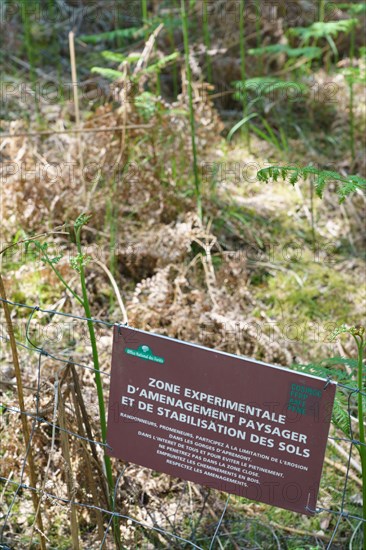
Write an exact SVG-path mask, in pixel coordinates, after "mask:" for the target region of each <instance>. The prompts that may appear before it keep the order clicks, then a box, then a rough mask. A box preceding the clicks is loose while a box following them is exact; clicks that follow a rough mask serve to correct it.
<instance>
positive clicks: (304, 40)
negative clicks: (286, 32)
mask: <svg viewBox="0 0 366 550" xmlns="http://www.w3.org/2000/svg"><path fill="white" fill-rule="evenodd" d="M319 15H320V16H322V17H324V14H323V15H321V14H319ZM357 23H358V20H357V19H342V20H340V21H326V22H324V21H317V22H316V23H313V24H312V25H310V26H309V27H294V28H292V29H290V35H292V36H296V37H298V38H299V39H300V43H301V45H305V46H309V45H312V46H316V45H317V43H318V41H319V40H321V39H324V40H326V42H327V43H328V45H329V47H330V49H331V51H332V53H333V55H334V59H335V60H336V61H337V60H338V49H337V46H336V44H335V41H334V40H335V39H336V38H337V37H338V35H339V34H340V33H344V34H349V33H350V32H351V30H352V28H353V27H354V26H355V25H357Z"/></svg>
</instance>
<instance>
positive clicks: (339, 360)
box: [293, 357, 357, 382]
mask: <svg viewBox="0 0 366 550" xmlns="http://www.w3.org/2000/svg"><path fill="white" fill-rule="evenodd" d="M335 365H347V366H349V367H351V368H352V369H353V368H356V367H357V361H356V360H355V359H349V358H348V357H331V358H329V359H324V360H323V361H320V362H319V363H309V364H307V365H302V364H295V365H293V368H294V369H295V370H296V371H299V372H306V373H308V374H312V375H313V376H319V377H320V378H328V377H329V378H332V379H334V380H336V381H337V382H343V381H346V380H349V375H348V374H347V372H346V371H345V370H340V369H335V368H333V367H334V366H335Z"/></svg>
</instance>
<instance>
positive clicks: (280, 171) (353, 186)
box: [257, 166, 366, 203]
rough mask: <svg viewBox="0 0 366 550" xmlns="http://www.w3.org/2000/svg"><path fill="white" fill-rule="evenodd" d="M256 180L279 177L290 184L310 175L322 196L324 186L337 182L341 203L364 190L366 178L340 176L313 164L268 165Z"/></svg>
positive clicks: (259, 172) (258, 174) (275, 179)
mask: <svg viewBox="0 0 366 550" xmlns="http://www.w3.org/2000/svg"><path fill="white" fill-rule="evenodd" d="M257 177H258V180H259V181H261V182H264V183H268V182H269V181H270V180H274V181H278V179H279V178H281V179H283V180H285V181H286V180H287V181H289V183H291V185H295V183H297V182H298V181H299V180H300V179H303V180H306V179H307V178H309V177H312V178H313V180H314V187H315V191H316V193H317V195H318V196H319V197H320V198H322V196H323V193H324V189H325V186H326V185H327V184H328V183H329V182H330V181H335V182H337V183H339V184H340V185H339V187H338V189H337V195H338V197H339V202H340V203H342V202H344V200H345V199H346V197H348V195H350V194H352V193H355V192H356V191H358V190H366V180H365V179H364V178H361V177H360V176H356V175H352V176H342V175H341V174H338V172H333V171H330V170H319V169H318V168H315V167H314V166H305V167H302V168H301V167H297V166H269V167H268V168H262V170H259V171H258V172H257Z"/></svg>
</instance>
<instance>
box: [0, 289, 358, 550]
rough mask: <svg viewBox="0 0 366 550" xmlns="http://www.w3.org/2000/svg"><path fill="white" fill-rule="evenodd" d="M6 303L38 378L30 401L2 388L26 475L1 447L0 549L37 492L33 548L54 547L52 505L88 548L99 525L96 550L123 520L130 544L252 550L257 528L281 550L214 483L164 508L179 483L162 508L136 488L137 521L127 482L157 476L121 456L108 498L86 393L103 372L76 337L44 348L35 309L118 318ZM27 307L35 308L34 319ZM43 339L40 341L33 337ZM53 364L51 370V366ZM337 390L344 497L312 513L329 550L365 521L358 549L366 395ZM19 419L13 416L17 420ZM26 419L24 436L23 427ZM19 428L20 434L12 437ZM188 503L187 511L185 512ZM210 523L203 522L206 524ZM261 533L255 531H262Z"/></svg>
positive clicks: (186, 487)
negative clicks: (357, 419) (357, 478)
mask: <svg viewBox="0 0 366 550" xmlns="http://www.w3.org/2000/svg"><path fill="white" fill-rule="evenodd" d="M0 301H1V302H2V305H5V307H8V308H9V306H10V307H12V308H13V313H15V312H20V314H19V315H20V318H21V319H22V321H23V324H24V329H25V333H24V335H23V336H24V338H23V341H20V338H19V337H18V335H17V333H19V332H21V331H19V326H17V329H16V330H14V326H15V320H16V319H17V318H18V316H13V317H12V321H11V323H10V324H9V322H7V323H6V324H3V323H2V326H5V327H6V330H3V331H2V333H1V334H0V341H1V347H3V348H5V347H6V346H7V345H8V344H10V345H12V344H13V347H14V345H15V346H16V351H15V350H14V349H13V348H12V353H13V356H12V358H13V360H14V353H16V354H18V352H19V353H21V354H23V355H22V357H21V368H22V370H23V371H24V370H25V369H26V368H28V371H29V366H30V367H31V377H30V378H31V380H32V383H31V385H30V386H25V385H24V381H22V380H20V381H19V380H17V384H18V390H19V383H21V384H23V386H24V388H25V389H26V390H27V391H30V395H28V398H27V399H26V400H25V401H24V403H22V402H21V400H20V399H19V403H14V402H11V400H12V399H13V395H14V393H13V392H11V391H10V392H3V399H4V402H3V403H1V405H0V408H1V412H2V432H3V436H2V440H3V445H4V448H5V447H7V445H8V444H9V441H8V440H7V438H9V437H12V438H15V440H14V441H13V442H12V445H13V455H12V456H13V460H14V461H15V462H16V463H17V464H18V468H15V469H16V475H17V479H13V476H14V468H13V464H11V463H9V456H8V452H2V469H1V475H0V480H1V482H2V485H3V489H2V500H3V504H2V506H3V512H2V516H1V525H0V548H9V547H11V545H12V544H13V543H14V536H13V535H12V534H11V533H10V531H9V524H10V523H11V519H12V517H13V516H14V515H15V516H16V515H19V513H21V509H22V504H24V502H25V501H26V500H27V499H28V500H29V498H28V496H27V495H33V497H36V498H35V500H34V499H33V505H34V506H35V508H36V511H35V512H34V513H33V515H32V514H31V512H30V511H29V510H28V512H29V514H30V515H31V517H32V522H33V525H32V526H31V535H30V538H29V537H28V544H30V545H31V544H32V541H33V540H37V539H38V540H39V541H41V547H42V545H43V547H47V540H48V538H47V529H44V532H43V533H42V532H40V531H41V528H40V525H42V523H40V522H38V523H37V518H38V519H39V518H40V517H41V515H42V511H43V510H44V509H45V508H46V507H47V506H50V507H53V509H54V508H55V507H57V506H58V507H59V509H62V512H63V513H64V514H65V513H66V516H67V518H68V520H69V522H70V529H71V538H72V547H73V548H79V547H85V548H91V546H89V545H88V544H90V543H85V541H84V542H83V540H79V537H81V535H80V532H79V528H78V527H79V525H80V522H82V521H84V523H89V528H90V525H92V526H93V528H94V529H95V530H96V532H97V540H98V542H96V541H95V542H94V543H93V546H92V548H101V549H102V548H114V544H115V542H114V539H113V534H112V531H113V525H114V522H116V521H117V522H118V523H119V526H120V527H123V529H122V539H123V537H125V540H123V543H122V545H123V547H124V548H134V547H139V548H140V547H141V548H142V547H144V548H145V547H146V548H197V549H199V550H207V549H208V550H212V549H214V548H220V549H221V548H249V547H250V546H247V545H246V544H249V543H248V540H246V538H245V537H246V536H249V535H248V533H251V535H250V536H251V537H252V539H251V540H253V537H254V540H255V541H256V544H257V546H256V547H257V548H269V547H270V548H279V549H280V548H282V546H281V541H280V540H279V538H278V535H277V534H276V529H274V528H273V527H271V525H264V524H262V523H261V522H259V521H258V520H257V519H256V518H255V517H248V516H246V515H245V514H244V513H243V515H242V517H240V520H239V521H238V518H237V517H236V518H234V517H233V515H232V514H231V513H228V510H229V507H230V499H233V498H234V497H230V496H227V498H226V500H222V499H221V500H220V501H219V503H220V506H221V508H220V511H219V512H217V511H215V510H213V508H212V506H211V504H210V489H209V488H208V489H204V488H197V487H196V486H194V484H190V483H188V482H185V483H184V484H183V485H182V490H181V491H180V492H178V493H175V494H177V495H178V498H176V500H175V502H174V505H172V504H169V506H167V507H166V506H162V504H163V503H162V502H161V499H163V498H164V497H163V496H161V495H162V494H163V493H164V492H165V494H166V500H167V501H170V500H171V499H170V498H168V496H169V495H168V492H169V490H170V491H171V486H170V489H169V488H167V487H164V488H163V490H162V491H161V494H160V495H158V496H155V497H154V498H155V504H157V506H155V510H151V509H149V507H148V505H147V504H148V500H149V498H150V497H149V496H148V495H147V493H146V491H144V490H139V491H137V493H138V494H135V495H134V497H135V498H136V499H137V501H138V509H139V513H138V514H136V515H137V517H133V516H132V515H131V514H130V513H129V509H128V507H127V506H125V504H124V499H127V500H128V499H130V500H131V495H133V490H131V488H130V489H129V488H128V484H129V483H130V482H129V481H128V479H129V478H131V477H132V478H133V476H137V477H138V476H140V479H142V478H141V475H142V474H143V475H145V476H147V478H149V476H150V475H151V474H152V472H149V473H146V472H147V470H146V469H143V468H138V467H136V466H134V465H130V464H125V463H122V462H121V461H117V460H116V462H115V464H114V471H115V473H116V475H115V483H114V489H113V498H112V499H111V500H110V499H108V495H107V493H108V486H107V484H106V482H105V471H104V469H103V460H102V457H103V454H104V451H105V449H106V448H107V447H108V444H107V442H106V441H103V440H102V438H101V437H100V436H98V435H97V434H98V417H97V414H96V407H95V403H94V404H93V402H92V401H91V402H88V399H87V398H86V395H85V394H86V392H85V391H83V389H84V387H83V385H84V383H85V379H83V375H84V374H86V375H87V376H90V375H91V374H93V373H95V371H96V369H95V368H94V367H93V366H91V365H88V364H84V363H83V362H81V361H78V360H75V357H74V356H75V355H77V353H78V352H77V342H76V341H75V338H74V339H72V338H71V340H70V342H69V346H68V347H67V346H65V348H64V349H62V350H61V351H60V352H55V351H54V350H53V349H51V348H52V346H49V348H48V349H46V347H45V346H44V345H40V344H39V338H37V337H34V336H33V335H32V319H33V321H34V316H35V315H36V313H42V314H44V315H47V316H48V323H46V324H44V323H43V325H42V326H43V329H44V330H45V327H48V326H49V325H50V322H52V320H53V319H54V318H64V319H67V321H68V322H77V323H78V324H83V323H84V324H85V323H87V322H92V323H94V324H96V325H99V326H100V327H103V328H104V329H106V330H108V329H110V328H111V327H114V326H115V325H116V323H113V322H109V321H105V320H100V319H94V318H87V317H84V316H80V315H74V314H72V313H65V312H63V311H59V310H57V309H44V308H41V307H39V306H33V305H27V304H23V303H20V302H15V301H10V300H5V299H2V298H0ZM24 313H26V315H25V316H24ZM10 332H11V334H10ZM69 336H70V335H69ZM34 339H36V340H37V341H36V342H34ZM48 341H49V340H48ZM2 356H3V359H4V357H5V354H4V353H2ZM32 356H33V359H32ZM34 360H36V361H34ZM50 365H51V367H50ZM46 367H50V368H48V370H47V371H46V370H45V369H46ZM98 372H99V373H100V375H101V376H102V377H103V379H104V381H105V383H106V384H107V383H108V382H109V380H110V374H109V372H108V371H105V370H100V371H98ZM22 375H23V373H22ZM2 386H3V387H10V388H13V387H14V386H16V384H14V383H12V382H11V381H9V380H7V379H6V376H5V377H4V376H3V377H2ZM337 391H342V392H343V394H346V395H347V411H346V413H347V415H348V420H349V427H350V437H349V438H347V437H335V436H329V438H330V439H332V440H339V441H342V442H343V443H344V444H347V445H348V449H347V452H346V453H345V456H344V460H345V464H344V466H343V472H344V480H343V481H342V487H341V488H340V491H339V502H337V503H331V504H332V505H331V506H330V507H329V508H327V507H318V508H317V509H316V510H311V512H312V513H314V514H322V513H327V514H330V515H332V516H334V518H335V525H334V528H333V530H332V531H331V532H328V533H326V534H325V535H324V536H322V535H321V534H320V535H319V537H318V539H319V542H320V544H321V545H322V546H321V547H323V548H327V549H328V548H329V549H330V548H332V547H333V545H334V544H337V533H339V529H340V525H341V522H342V520H345V521H350V520H355V521H356V522H357V525H356V527H355V528H353V531H352V536H351V540H350V548H352V544H353V543H354V546H353V548H357V544H358V543H357V542H356V541H360V540H361V538H362V534H361V533H362V526H363V524H364V523H365V519H363V518H362V517H361V515H358V514H357V513H354V506H350V502H349V500H347V496H348V491H347V489H348V484H349V481H350V479H353V478H354V474H353V473H352V472H351V468H352V463H354V462H355V459H354V457H353V450H354V448H357V447H360V446H361V445H363V444H362V443H361V442H360V441H358V440H357V439H356V438H355V437H354V430H353V422H354V418H353V415H352V407H353V406H354V400H355V399H357V398H358V396H359V395H360V394H361V395H362V396H363V397H365V396H366V392H362V391H360V390H359V389H358V388H356V387H352V386H350V385H347V384H341V383H339V384H338V385H337ZM90 393H92V392H90ZM18 397H19V391H18ZM356 406H357V403H356ZM10 417H12V418H13V420H11V421H10V420H9V419H10ZM93 417H94V418H93ZM24 419H25V421H26V423H27V424H28V423H29V422H30V431H29V436H28V437H26V438H25V437H24V438H23V437H22V435H24V433H23V434H22V433H21V432H19V429H18V430H17V428H16V425H17V423H18V424H19V421H23V422H24ZM9 424H11V426H10V425H9ZM21 425H22V426H23V432H24V423H23V424H21ZM11 429H13V430H14V431H15V433H13V434H10V431H11ZM9 434H10V435H9ZM24 443H25V444H24ZM23 449H24V452H23ZM60 455H61V457H60ZM30 457H32V460H30ZM41 457H43V461H42V466H41V467H40V464H38V463H37V466H38V468H36V467H35V462H37V460H38V462H39V461H40V458H41ZM45 457H46V458H47V463H46V464H44V460H45ZM52 465H53V469H52ZM29 468H34V470H36V469H38V473H37V474H35V475H34V477H33V478H31V477H30V476H29V471H28V470H29ZM55 469H56V470H57V476H58V477H57V476H56V482H55V480H54V479H51V478H52V477H53V475H54V470H55ZM141 472H142V474H141ZM51 474H52V475H51ZM127 474H130V476H128V475H127ZM60 476H61V477H60ZM32 479H33V483H32ZM29 480H30V481H29ZM57 480H58V481H57ZM60 480H62V481H60ZM126 480H127V481H126ZM58 485H59V487H58ZM141 486H142V487H143V486H144V482H141V485H140V487H141ZM61 488H62V490H61ZM55 489H56V490H55ZM111 502H112V505H111ZM193 504H194V506H193ZM187 506H190V507H191V511H192V510H193V507H195V508H196V509H195V514H191V515H190V517H189V518H188V519H187V514H188V510H186V509H185V508H186V507H187ZM216 508H217V507H216ZM179 509H180V510H184V512H183V513H180V514H178V513H177V512H178V510H179ZM82 511H86V512H87V516H88V518H87V519H85V517H78V515H79V516H82ZM142 511H143V513H142ZM188 515H189V514H188ZM205 517H206V518H209V519H210V521H207V519H206V520H205V521H204V518H205ZM182 523H183V524H184V528H183V526H182ZM201 524H202V525H204V527H203V528H202V526H201ZM199 526H201V527H199ZM84 527H85V526H84ZM265 530H267V531H268V533H267V534H266V535H265V536H266V542H265V543H264V542H263V545H262V543H261V542H260V538H261V536H263V532H264V531H265ZM142 533H143V534H142ZM253 533H255V534H254V535H253ZM260 533H262V534H260ZM15 538H16V537H15ZM81 539H82V537H81ZM268 540H271V543H270V546H268V544H269V543H268ZM80 545H81V546H80ZM16 547H17V548H19V547H20V546H16ZM25 547H28V546H25ZM29 547H31V546H29ZM36 547H37V548H38V547H39V546H36ZM337 547H338V546H337Z"/></svg>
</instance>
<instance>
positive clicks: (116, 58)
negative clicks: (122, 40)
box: [102, 51, 141, 63]
mask: <svg viewBox="0 0 366 550" xmlns="http://www.w3.org/2000/svg"><path fill="white" fill-rule="evenodd" d="M102 56H103V57H104V59H106V60H107V61H112V62H114V63H125V62H127V63H136V62H137V61H138V60H139V59H140V57H141V55H140V54H136V55H131V54H130V55H123V54H122V53H116V52H110V51H104V52H102Z"/></svg>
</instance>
